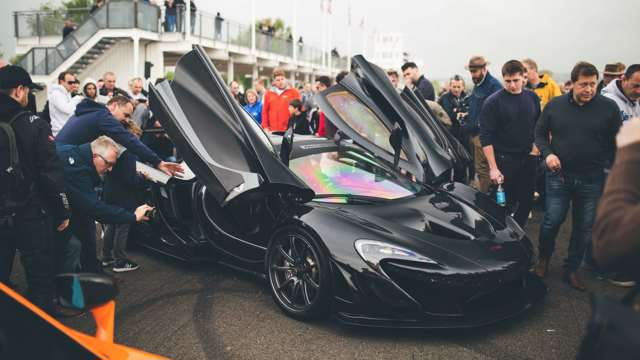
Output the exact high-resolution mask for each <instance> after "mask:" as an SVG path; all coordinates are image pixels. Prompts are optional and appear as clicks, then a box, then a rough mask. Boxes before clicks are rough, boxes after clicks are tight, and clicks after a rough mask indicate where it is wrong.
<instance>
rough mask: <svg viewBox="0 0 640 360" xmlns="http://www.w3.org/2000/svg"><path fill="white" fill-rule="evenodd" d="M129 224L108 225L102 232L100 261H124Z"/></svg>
mask: <svg viewBox="0 0 640 360" xmlns="http://www.w3.org/2000/svg"><path fill="white" fill-rule="evenodd" d="M130 227H131V224H108V225H107V228H106V229H105V231H104V237H103V238H102V239H103V244H102V260H107V259H113V260H116V261H118V260H126V259H127V253H126V250H127V239H128V238H129V228H130Z"/></svg>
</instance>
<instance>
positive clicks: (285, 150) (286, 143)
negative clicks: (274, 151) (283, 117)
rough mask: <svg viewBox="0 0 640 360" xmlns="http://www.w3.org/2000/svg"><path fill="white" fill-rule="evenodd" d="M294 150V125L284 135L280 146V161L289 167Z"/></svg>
mask: <svg viewBox="0 0 640 360" xmlns="http://www.w3.org/2000/svg"><path fill="white" fill-rule="evenodd" d="M292 150H293V125H291V126H289V128H288V129H287V131H285V132H284V134H283V135H282V143H281V144H280V160H281V161H282V162H283V163H284V164H285V165H286V166H289V158H290V157H291V151H292Z"/></svg>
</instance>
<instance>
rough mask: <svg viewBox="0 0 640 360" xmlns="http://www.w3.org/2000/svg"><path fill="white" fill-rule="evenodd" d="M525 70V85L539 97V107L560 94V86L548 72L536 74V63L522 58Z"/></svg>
mask: <svg viewBox="0 0 640 360" xmlns="http://www.w3.org/2000/svg"><path fill="white" fill-rule="evenodd" d="M522 63H523V64H524V67H525V68H526V70H527V81H528V83H527V87H529V88H530V89H531V90H533V91H534V92H535V93H536V95H538V97H539V98H540V109H544V107H545V105H547V103H548V102H549V101H550V100H551V99H553V98H554V97H556V96H560V95H562V92H561V91H560V86H558V84H557V83H556V82H555V81H554V80H553V79H552V78H551V76H549V74H542V75H540V74H538V64H536V62H535V61H533V60H532V59H524V60H522Z"/></svg>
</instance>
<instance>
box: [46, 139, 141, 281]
mask: <svg viewBox="0 0 640 360" xmlns="http://www.w3.org/2000/svg"><path fill="white" fill-rule="evenodd" d="M57 152H58V157H59V158H60V164H61V166H62V168H63V173H64V180H65V185H66V186H67V192H68V193H69V204H70V205H71V221H70V223H71V225H70V226H69V229H68V230H67V231H64V232H62V233H60V234H59V235H58V236H57V237H58V238H57V239H56V241H55V249H54V251H55V259H56V272H68V271H77V270H78V269H75V268H70V266H72V265H73V264H77V263H78V262H79V263H80V265H81V267H82V271H89V272H101V271H102V268H101V267H100V265H99V263H98V260H97V258H96V234H95V222H96V221H98V222H100V223H104V224H133V223H135V222H140V221H144V220H148V218H147V216H146V213H147V212H149V211H151V210H153V208H152V207H151V206H149V205H146V204H143V205H140V206H139V207H138V208H136V210H135V211H134V212H130V211H128V210H126V209H123V208H120V207H117V206H113V205H109V204H107V203H105V202H104V201H102V200H100V199H99V198H98V193H97V191H96V190H95V188H96V187H97V186H98V185H100V183H101V182H102V177H103V176H104V175H105V174H106V173H108V172H110V171H111V170H112V169H113V166H114V165H115V164H116V161H117V160H118V152H119V146H118V144H116V142H115V141H113V140H112V139H111V138H109V137H107V136H104V135H103V136H100V137H98V138H97V139H95V140H93V141H92V142H91V143H87V144H83V145H58V146H57ZM72 234H73V235H75V236H76V237H77V238H78V239H79V240H80V243H81V244H82V248H81V251H80V259H69V258H67V257H65V253H66V249H67V245H68V243H69V240H70V238H71V235H72ZM78 260H79V261H78Z"/></svg>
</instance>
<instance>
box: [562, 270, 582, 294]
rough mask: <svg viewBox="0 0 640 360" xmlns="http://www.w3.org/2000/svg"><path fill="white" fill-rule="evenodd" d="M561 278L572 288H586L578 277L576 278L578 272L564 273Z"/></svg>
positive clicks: (580, 289) (579, 289)
mask: <svg viewBox="0 0 640 360" xmlns="http://www.w3.org/2000/svg"><path fill="white" fill-rule="evenodd" d="M562 280H563V281H564V282H565V283H566V284H567V285H569V286H571V287H572V288H574V289H576V290H578V291H585V290H586V289H587V288H586V287H585V286H584V284H583V283H582V281H581V280H580V278H578V274H576V273H575V272H570V273H567V272H566V273H564V276H563V277H562Z"/></svg>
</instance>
